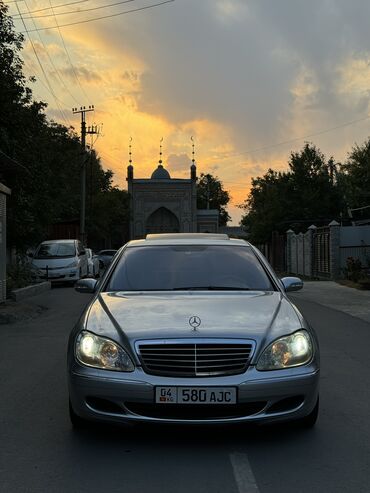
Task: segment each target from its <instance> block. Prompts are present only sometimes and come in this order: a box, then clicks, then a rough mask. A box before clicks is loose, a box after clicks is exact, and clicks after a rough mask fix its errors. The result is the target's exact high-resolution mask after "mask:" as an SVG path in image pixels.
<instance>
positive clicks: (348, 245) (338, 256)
mask: <svg viewBox="0 0 370 493" xmlns="http://www.w3.org/2000/svg"><path fill="white" fill-rule="evenodd" d="M328 226H329V228H328V229H329V230H330V238H329V259H330V260H329V263H330V268H329V270H330V272H329V274H328V277H329V278H330V279H337V278H340V277H342V276H343V269H344V268H345V267H346V262H347V259H348V257H353V258H355V259H360V260H361V263H362V265H363V267H370V226H340V225H339V224H338V223H337V222H336V221H332V222H331V223H330V224H329V225H328ZM316 229H317V228H316V227H315V226H310V228H308V230H307V231H306V232H305V233H299V234H295V233H294V232H293V231H291V230H289V231H287V271H288V272H289V273H292V274H297V275H303V276H308V277H312V276H314V277H317V276H319V277H320V274H318V272H317V269H316V266H315V258H314V257H315V255H314V238H315V231H316ZM323 277H324V276H323Z"/></svg>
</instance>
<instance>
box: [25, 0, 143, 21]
mask: <svg viewBox="0 0 370 493" xmlns="http://www.w3.org/2000/svg"><path fill="white" fill-rule="evenodd" d="M135 1H136V0H122V1H120V2H116V3H111V4H108V5H100V6H99V7H90V8H88V9H81V10H69V11H68V12H56V13H55V14H43V15H36V16H34V19H43V18H45V17H53V16H57V15H69V14H81V13H83V12H91V11H93V10H101V9H107V8H109V7H116V6H117V5H122V4H125V3H132V2H135ZM24 19H29V17H24Z"/></svg>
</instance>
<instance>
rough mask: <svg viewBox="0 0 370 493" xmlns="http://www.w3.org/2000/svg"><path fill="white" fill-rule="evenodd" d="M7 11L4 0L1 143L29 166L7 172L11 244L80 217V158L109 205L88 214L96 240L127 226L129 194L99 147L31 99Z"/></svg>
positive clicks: (98, 199)
mask: <svg viewBox="0 0 370 493" xmlns="http://www.w3.org/2000/svg"><path fill="white" fill-rule="evenodd" d="M7 11H8V9H7V7H6V6H5V5H4V4H3V2H2V0H0V149H1V150H2V151H3V152H5V153H6V154H8V155H9V156H10V157H12V158H13V159H15V160H17V161H19V163H21V164H22V165H24V167H25V168H26V171H25V172H23V173H22V174H16V173H14V174H10V175H9V176H7V177H6V180H7V181H6V184H7V185H8V186H9V187H10V188H12V191H13V193H12V195H11V197H10V200H9V216H8V231H7V233H8V238H7V240H8V245H10V246H12V247H16V248H17V250H18V251H25V250H26V249H27V247H29V246H33V245H35V244H36V243H38V242H40V241H42V240H45V239H46V238H47V237H48V232H49V231H50V227H51V225H52V224H53V223H54V222H59V221H64V220H67V221H69V220H71V219H76V218H78V217H79V211H80V170H81V162H82V159H85V161H86V163H87V166H88V169H89V170H90V171H91V172H90V177H91V180H87V191H88V197H89V200H90V203H91V204H94V203H96V204H99V203H100V207H103V208H104V207H106V209H103V210H104V215H105V217H102V213H100V209H99V205H97V206H96V208H95V212H96V213H97V215H98V217H100V219H99V220H97V221H95V222H94V221H93V220H92V219H91V218H90V222H89V223H88V228H87V233H88V235H89V233H90V231H89V228H90V229H91V232H92V236H93V237H95V238H97V241H99V240H101V241H103V240H104V238H106V237H115V236H117V234H118V231H119V229H121V230H124V229H125V224H120V223H119V221H126V223H127V222H128V219H127V208H128V205H127V204H128V201H127V198H126V195H127V194H126V192H123V191H122V190H118V189H117V188H114V187H112V177H113V172H112V171H110V170H106V171H105V170H103V168H102V166H101V163H100V159H99V158H98V156H97V155H96V154H95V152H88V151H85V150H82V149H81V144H80V141H79V138H78V135H77V134H76V132H75V131H74V129H73V128H67V127H65V126H64V125H60V124H58V123H56V122H53V121H51V122H49V121H48V120H47V118H46V115H45V112H44V110H45V108H46V106H47V105H46V103H44V102H37V101H34V100H33V97H32V91H31V89H30V88H29V87H27V80H26V78H25V77H24V75H23V71H22V68H23V67H22V61H21V59H20V57H19V53H20V50H21V49H22V43H23V41H24V39H23V36H22V35H21V34H17V33H16V32H15V31H14V25H13V22H12V19H11V17H10V16H8V14H7ZM33 80H34V79H33V78H31V79H30V81H29V82H32V81H33ZM99 214H100V215H99ZM107 217H109V218H114V220H113V219H112V221H111V220H106V218H107Z"/></svg>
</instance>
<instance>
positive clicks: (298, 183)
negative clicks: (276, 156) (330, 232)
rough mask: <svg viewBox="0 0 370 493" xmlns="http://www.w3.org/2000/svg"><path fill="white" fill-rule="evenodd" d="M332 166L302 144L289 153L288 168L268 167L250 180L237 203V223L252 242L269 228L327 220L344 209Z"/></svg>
mask: <svg viewBox="0 0 370 493" xmlns="http://www.w3.org/2000/svg"><path fill="white" fill-rule="evenodd" d="M335 168H336V165H335V163H334V161H333V159H332V158H330V159H329V160H328V161H326V158H325V156H324V155H323V154H322V152H321V151H320V150H319V149H318V148H317V147H316V146H315V145H313V144H310V143H306V144H305V145H304V147H303V149H302V150H301V151H300V152H292V153H291V155H290V159H289V162H288V171H286V172H276V171H273V170H271V169H270V170H269V171H268V172H267V173H266V174H265V175H264V176H263V177H257V178H254V179H252V188H251V191H250V194H249V197H248V198H247V199H246V200H245V202H244V203H243V204H242V205H241V206H240V207H241V208H242V209H244V211H245V214H244V216H243V217H242V220H241V224H242V225H243V226H244V227H245V228H246V229H247V230H248V231H249V232H250V234H251V238H252V241H255V242H257V243H259V242H265V241H267V240H268V239H269V238H270V235H271V233H272V231H274V230H275V231H280V232H284V231H286V230H287V229H289V228H300V227H302V225H303V227H304V228H306V227H307V226H309V225H310V224H312V223H320V222H327V221H330V220H332V219H334V218H336V217H338V215H339V214H340V212H341V211H342V210H343V208H344V200H343V193H342V189H341V186H340V184H339V183H338V182H337V181H336V180H334V169H335Z"/></svg>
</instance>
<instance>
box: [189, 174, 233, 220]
mask: <svg viewBox="0 0 370 493" xmlns="http://www.w3.org/2000/svg"><path fill="white" fill-rule="evenodd" d="M229 201H230V194H229V192H227V191H226V190H224V189H223V186H222V182H221V181H220V180H219V179H218V177H217V176H216V177H214V176H212V175H210V174H206V175H205V174H203V173H201V175H200V178H198V182H197V207H198V209H207V208H208V206H209V209H217V210H218V211H219V226H226V224H227V222H228V221H230V219H231V218H230V216H229V214H228V212H227V204H228V203H229Z"/></svg>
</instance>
